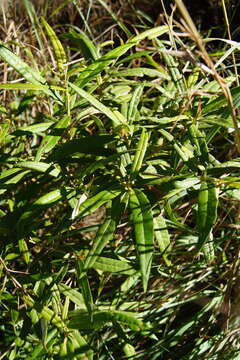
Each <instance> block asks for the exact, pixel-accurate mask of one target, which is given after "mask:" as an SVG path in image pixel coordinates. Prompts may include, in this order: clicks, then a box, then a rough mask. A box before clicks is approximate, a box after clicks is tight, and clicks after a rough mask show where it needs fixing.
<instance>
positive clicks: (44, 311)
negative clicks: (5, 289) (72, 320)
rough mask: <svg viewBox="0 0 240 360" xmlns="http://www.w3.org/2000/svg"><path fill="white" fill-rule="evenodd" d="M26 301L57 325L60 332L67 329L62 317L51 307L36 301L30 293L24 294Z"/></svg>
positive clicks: (41, 315)
mask: <svg viewBox="0 0 240 360" xmlns="http://www.w3.org/2000/svg"><path fill="white" fill-rule="evenodd" d="M23 300H24V302H25V303H26V304H27V305H28V306H29V307H31V308H34V309H35V310H36V311H37V313H38V314H39V315H40V317H43V318H44V319H45V320H47V321H49V322H50V323H51V324H53V325H55V326H56V327H57V328H58V329H59V330H60V332H65V331H66V325H65V323H64V322H63V321H62V319H61V318H60V317H59V316H58V315H56V314H55V313H54V311H53V310H51V309H49V307H47V306H42V305H40V304H39V303H37V302H36V301H34V300H33V299H32V298H31V297H30V296H29V295H23Z"/></svg>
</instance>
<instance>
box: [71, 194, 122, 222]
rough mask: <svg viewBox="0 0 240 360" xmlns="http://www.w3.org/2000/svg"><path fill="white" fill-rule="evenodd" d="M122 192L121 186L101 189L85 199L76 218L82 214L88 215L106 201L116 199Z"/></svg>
mask: <svg viewBox="0 0 240 360" xmlns="http://www.w3.org/2000/svg"><path fill="white" fill-rule="evenodd" d="M120 193H121V189H120V188H109V189H107V190H103V191H100V192H99V193H97V194H96V195H94V196H92V197H91V198H89V199H87V200H85V201H84V202H83V203H82V204H80V207H79V209H78V213H77V214H76V215H75V218H74V219H76V218H77V217H80V216H86V215H89V214H91V213H92V212H94V211H95V210H97V209H98V208H99V207H100V206H102V205H104V204H106V202H108V201H110V200H112V199H114V198H115V197H117V196H118V195H119V194H120Z"/></svg>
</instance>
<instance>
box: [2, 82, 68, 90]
mask: <svg viewBox="0 0 240 360" xmlns="http://www.w3.org/2000/svg"><path fill="white" fill-rule="evenodd" d="M0 89H7V90H36V91H37V90H46V89H49V90H61V91H66V89H64V88H63V87H61V86H55V85H42V84H30V83H26V84H21V83H17V84H11V83H8V84H1V83H0Z"/></svg>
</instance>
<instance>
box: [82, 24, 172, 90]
mask: <svg viewBox="0 0 240 360" xmlns="http://www.w3.org/2000/svg"><path fill="white" fill-rule="evenodd" d="M168 31H169V28H168V26H167V25H162V26H158V27H156V28H152V29H149V30H146V31H144V32H142V33H141V34H139V35H137V36H135V37H133V38H131V39H129V40H128V42H127V43H126V44H124V45H121V46H118V47H117V48H115V49H113V50H110V51H109V52H108V53H107V54H105V55H103V56H102V57H101V58H100V59H98V60H97V61H95V62H94V63H93V64H91V65H89V66H88V67H87V68H86V69H85V70H84V71H82V73H81V74H80V76H79V77H78V79H77V82H76V83H77V85H78V86H79V87H80V88H83V86H84V85H85V84H87V83H88V82H89V81H91V80H92V79H93V78H95V77H96V76H97V75H98V74H99V73H100V72H101V71H103V70H104V69H106V68H107V67H108V66H109V65H111V64H112V63H113V62H115V61H116V60H117V59H118V58H119V57H120V56H122V55H124V54H125V53H126V52H127V51H128V50H130V49H131V48H132V47H133V46H135V45H137V44H138V43H139V42H140V41H141V40H144V39H145V38H149V39H154V38H156V37H158V36H161V35H163V34H165V33H166V32H168Z"/></svg>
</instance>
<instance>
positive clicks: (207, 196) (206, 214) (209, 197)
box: [198, 181, 218, 249]
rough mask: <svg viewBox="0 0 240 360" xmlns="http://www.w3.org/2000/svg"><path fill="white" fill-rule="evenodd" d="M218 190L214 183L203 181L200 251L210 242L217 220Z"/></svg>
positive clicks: (200, 205)
mask: <svg viewBox="0 0 240 360" xmlns="http://www.w3.org/2000/svg"><path fill="white" fill-rule="evenodd" d="M217 207H218V189H217V188H216V186H215V184H214V183H213V182H210V181H209V182H207V181H203V182H202V185H201V188H200V190H199V195H198V232H199V242H198V248H199V249H200V248H201V247H202V246H203V244H204V243H205V242H206V241H207V240H208V238H209V235H210V233H211V230H212V227H213V226H214V224H215V222H216V219H217Z"/></svg>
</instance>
